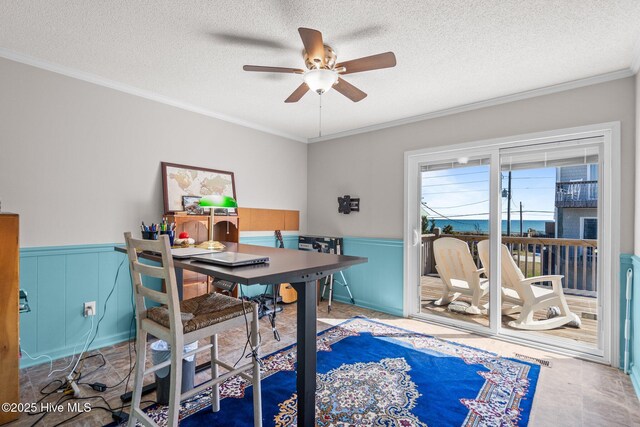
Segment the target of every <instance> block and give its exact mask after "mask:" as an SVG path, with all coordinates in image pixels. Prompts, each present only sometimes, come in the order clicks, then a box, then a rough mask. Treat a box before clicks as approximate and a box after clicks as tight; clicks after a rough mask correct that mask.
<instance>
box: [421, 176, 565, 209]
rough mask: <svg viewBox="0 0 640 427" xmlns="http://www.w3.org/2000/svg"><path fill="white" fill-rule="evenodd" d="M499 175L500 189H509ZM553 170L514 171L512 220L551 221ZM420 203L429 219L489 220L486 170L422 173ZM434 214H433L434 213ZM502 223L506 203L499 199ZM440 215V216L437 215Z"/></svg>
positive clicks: (553, 188) (505, 179) (503, 178)
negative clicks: (500, 180)
mask: <svg viewBox="0 0 640 427" xmlns="http://www.w3.org/2000/svg"><path fill="white" fill-rule="evenodd" d="M507 177H508V172H502V189H506V188H507V185H508V179H507ZM555 182H556V168H544V169H528V170H516V171H513V172H512V175H511V194H512V196H511V198H512V200H511V219H512V220H516V219H519V218H520V212H519V210H520V202H522V210H523V215H522V219H523V220H538V221H552V220H553V219H554V208H555V206H554V204H555ZM422 202H423V203H424V204H426V205H427V206H428V207H429V208H430V209H431V210H429V209H427V213H428V216H429V217H430V218H435V219H438V218H443V219H446V218H453V219H489V166H488V165H485V166H468V167H456V168H454V169H445V170H438V171H430V172H423V173H422ZM434 211H435V212H434ZM502 211H503V214H502V219H507V200H506V198H502ZM438 214H439V215H438Z"/></svg>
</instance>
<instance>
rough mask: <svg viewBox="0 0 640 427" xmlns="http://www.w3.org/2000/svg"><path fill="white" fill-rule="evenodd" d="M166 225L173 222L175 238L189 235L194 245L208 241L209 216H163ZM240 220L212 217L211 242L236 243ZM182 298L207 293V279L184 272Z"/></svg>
mask: <svg viewBox="0 0 640 427" xmlns="http://www.w3.org/2000/svg"><path fill="white" fill-rule="evenodd" d="M165 218H166V219H167V222H168V223H172V222H175V224H176V238H177V237H178V235H179V234H180V233H182V232H183V231H186V232H187V233H189V236H191V237H192V238H193V239H194V240H195V241H196V244H199V243H202V242H204V241H206V240H209V224H210V223H211V216H210V215H186V214H174V215H165ZM239 226H240V219H239V218H238V216H237V215H228V216H227V215H216V216H215V217H214V227H213V240H217V241H219V242H233V243H237V242H238V239H239V238H240V231H239ZM183 283H184V285H183V288H182V289H183V298H184V299H189V298H195V297H197V296H199V295H203V294H205V293H207V292H209V279H208V277H207V276H205V275H204V274H198V273H195V272H193V271H184V277H183Z"/></svg>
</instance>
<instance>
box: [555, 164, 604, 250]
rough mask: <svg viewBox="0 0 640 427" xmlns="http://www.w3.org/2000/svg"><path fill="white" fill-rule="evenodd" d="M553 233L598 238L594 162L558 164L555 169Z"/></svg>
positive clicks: (596, 168)
mask: <svg viewBox="0 0 640 427" xmlns="http://www.w3.org/2000/svg"><path fill="white" fill-rule="evenodd" d="M555 205H556V236H557V237H558V238H565V239H597V238H598V165H597V164H588V165H579V166H562V167H559V168H557V171H556V203H555Z"/></svg>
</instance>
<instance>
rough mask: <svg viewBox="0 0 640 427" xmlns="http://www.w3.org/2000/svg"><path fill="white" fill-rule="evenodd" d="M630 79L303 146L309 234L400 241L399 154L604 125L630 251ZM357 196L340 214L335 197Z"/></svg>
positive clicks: (401, 167)
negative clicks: (610, 136) (616, 161)
mask: <svg viewBox="0 0 640 427" xmlns="http://www.w3.org/2000/svg"><path fill="white" fill-rule="evenodd" d="M635 98H636V97H635V78H633V77H629V78H625V79H621V80H615V81H611V82H607V83H602V84H597V85H592V86H588V87H583V88H579V89H573V90H569V91H565V92H559V93H555V94H550V95H545V96H539V97H536V98H531V99H526V100H521V101H516V102H511V103H508V104H502V105H497V106H493V107H487V108H482V109H478V110H473V111H469V112H464V113H460V114H455V115H450V116H445V117H440V118H435V119H431V120H425V121H421V122H416V123H411V124H407V125H403V126H398V127H393V128H387V129H383V130H379V131H375V132H369V133H364V134H359V135H353V136H349V137H344V138H340V139H337V140H331V141H325V142H317V143H314V144H311V145H310V147H309V175H308V189H309V192H308V198H309V203H308V215H309V216H308V221H309V222H308V228H309V232H311V233H318V234H328V235H334V234H337V235H347V236H358V237H383V238H384V237H386V238H396V239H401V238H402V234H403V233H402V226H403V221H402V214H403V204H404V201H403V198H404V196H403V194H404V193H403V191H404V189H403V186H404V184H403V175H404V163H403V162H404V158H403V155H404V152H405V151H407V150H416V149H420V148H425V147H432V146H441V145H448V144H458V143H463V142H469V141H477V140H482V139H489V138H497V137H504V136H510V135H518V134H523V133H530V132H540V131H548V130H553V129H561V128H567V127H573V126H581V125H589V124H594V123H602V122H609V121H620V122H621V126H622V170H621V173H622V184H623V185H622V188H621V196H622V207H621V208H622V209H621V216H622V221H621V227H622V230H625V232H623V233H622V236H621V239H622V241H621V250H622V251H623V252H630V251H632V250H633V232H631V230H633V227H634V191H635V190H634V178H633V177H634V170H635V142H634V140H635V103H636V99H635ZM343 194H350V195H352V196H358V197H360V199H361V201H360V204H361V207H360V212H358V213H353V214H350V215H340V214H338V212H337V202H336V197H337V196H339V195H343Z"/></svg>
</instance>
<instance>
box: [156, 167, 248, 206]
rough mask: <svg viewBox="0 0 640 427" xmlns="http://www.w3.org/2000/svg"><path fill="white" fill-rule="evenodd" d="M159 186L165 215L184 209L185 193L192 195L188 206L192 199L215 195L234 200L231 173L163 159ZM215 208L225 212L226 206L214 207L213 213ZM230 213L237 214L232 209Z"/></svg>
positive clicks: (234, 192) (234, 191) (234, 190)
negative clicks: (161, 191)
mask: <svg viewBox="0 0 640 427" xmlns="http://www.w3.org/2000/svg"><path fill="white" fill-rule="evenodd" d="M162 187H163V191H164V212H165V214H172V213H174V212H178V211H182V210H183V209H184V210H186V205H185V204H184V199H183V197H184V196H186V197H190V198H192V199H188V201H189V202H190V206H193V203H194V202H195V200H194V199H193V198H195V197H197V198H198V200H199V199H200V198H201V197H203V196H212V195H214V194H219V195H223V196H230V197H233V198H234V199H236V200H237V198H236V187H235V181H234V177H233V172H227V171H220V170H215V169H207V168H201V167H198V166H187V165H179V164H176V163H167V162H162ZM201 209H202V208H201ZM218 211H220V212H221V214H223V215H226V209H216V210H215V214H218ZM203 213H204V212H203ZM229 214H231V215H237V213H236V210H235V209H229Z"/></svg>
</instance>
